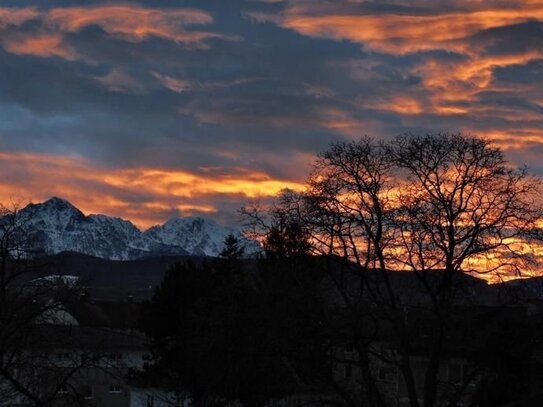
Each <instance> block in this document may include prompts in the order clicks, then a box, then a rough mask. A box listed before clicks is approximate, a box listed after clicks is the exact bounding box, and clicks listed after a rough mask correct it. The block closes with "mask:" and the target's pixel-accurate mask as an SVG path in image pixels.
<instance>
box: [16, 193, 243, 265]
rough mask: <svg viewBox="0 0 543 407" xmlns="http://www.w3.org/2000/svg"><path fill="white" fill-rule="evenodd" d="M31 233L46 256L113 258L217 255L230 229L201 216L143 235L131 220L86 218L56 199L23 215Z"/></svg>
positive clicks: (177, 220)
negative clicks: (67, 253)
mask: <svg viewBox="0 0 543 407" xmlns="http://www.w3.org/2000/svg"><path fill="white" fill-rule="evenodd" d="M20 215H21V216H24V217H25V224H26V227H27V231H28V233H29V234H32V235H34V237H35V238H36V240H37V241H38V242H40V245H41V247H42V248H43V250H44V251H45V252H46V253H49V254H55V253H59V252H62V251H74V252H78V253H83V254H87V255H91V256H96V257H102V258H107V259H112V260H132V259H137V258H142V257H150V256H156V255H185V254H193V255H205V256H217V255H218V254H219V253H220V251H221V250H222V247H223V242H224V238H225V237H226V235H228V234H230V233H234V234H236V231H235V230H234V229H232V228H229V227H225V226H221V225H219V224H218V223H216V222H215V221H214V220H211V219H208V218H201V217H186V218H174V219H170V220H169V221H167V222H166V223H165V224H163V225H157V226H153V227H152V228H150V229H148V230H146V231H145V232H141V231H140V230H139V229H138V228H137V227H136V226H135V225H134V224H132V223H131V222H130V221H127V220H124V219H121V218H114V217H109V216H106V215H88V216H86V215H85V214H83V212H81V211H80V210H79V209H78V208H76V207H75V206H74V205H72V204H71V203H70V202H68V201H67V200H65V199H62V198H58V197H53V198H51V199H49V200H47V201H45V202H42V203H38V204H29V205H28V206H27V207H25V208H23V209H22V210H21V211H20Z"/></svg>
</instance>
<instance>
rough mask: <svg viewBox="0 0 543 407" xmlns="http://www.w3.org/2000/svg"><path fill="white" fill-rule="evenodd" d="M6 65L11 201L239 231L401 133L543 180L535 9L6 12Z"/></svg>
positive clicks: (0, 54) (188, 4)
mask: <svg viewBox="0 0 543 407" xmlns="http://www.w3.org/2000/svg"><path fill="white" fill-rule="evenodd" d="M0 60H1V61H2V62H1V63H0V154H1V159H0V168H1V169H2V172H3V174H5V175H4V176H3V179H2V180H0V189H1V191H2V197H3V198H6V197H9V196H14V195H19V196H24V197H27V198H33V199H35V200H36V199H43V198H47V197H48V196H51V195H61V196H65V197H67V198H71V199H73V200H74V203H76V204H78V205H80V206H82V207H83V209H85V210H86V211H88V212H105V213H111V214H115V215H122V216H125V217H129V218H132V219H133V220H135V221H136V222H138V224H140V225H142V226H147V225H149V224H151V223H156V222H159V221H162V220H165V219H166V218H167V217H169V216H172V215H175V214H176V213H178V211H182V212H183V213H199V212H206V213H209V214H211V216H215V217H219V218H220V217H222V218H226V217H227V214H228V213H233V212H235V209H236V208H237V207H239V206H240V205H242V204H243V203H244V200H246V199H250V198H254V197H256V196H257V195H258V196H262V197H263V199H268V198H269V197H270V195H272V194H273V193H275V192H276V191H277V190H278V189H279V188H280V187H281V186H298V185H299V184H300V183H302V182H303V180H304V178H305V177H306V175H307V173H308V171H309V170H310V163H311V161H312V159H313V157H314V155H315V153H316V152H318V151H320V150H322V149H324V148H326V146H327V145H328V144H329V143H330V142H331V141H335V140H349V139H352V138H355V137H357V136H359V135H363V134H367V135H370V136H374V137H377V138H383V139H386V138H390V137H393V136H395V135H397V134H399V133H402V132H404V131H412V132H432V131H465V132H470V133H473V134H478V135H482V136H486V137H489V138H491V139H493V140H494V141H495V142H496V143H498V144H499V145H501V146H502V147H503V148H504V149H505V150H506V152H507V154H508V157H509V158H510V159H511V160H512V161H513V162H515V163H516V164H519V165H522V164H528V165H529V166H530V167H532V170H533V171H535V172H536V173H539V174H543V165H541V154H542V153H543V149H542V143H543V87H542V86H541V84H542V83H543V1H540V0H512V1H502V0H493V1H490V0H478V1H467V0H454V1H441V0H432V1H430V0H405V1H390V2H387V3H383V2H381V1H358V0H357V1H355V0H334V1H331V0H311V1H309V0H282V1H255V0H232V1H228V2H217V1H213V0H199V1H195V0H194V1H185V2H183V7H179V3H178V2H176V1H174V0H166V1H164V2H155V1H150V0H149V1H143V2H141V3H139V4H137V5H136V4H134V3H125V2H109V1H93V2H82V1H81V2H69V3H67V2H65V1H61V0H53V1H51V2H47V3H43V2H37V1H35V0H6V1H5V2H3V3H2V6H1V7H0ZM51 180H57V182H52V181H51ZM86 190H91V191H92V197H91V198H89V194H85V191H86ZM138 208H140V209H138Z"/></svg>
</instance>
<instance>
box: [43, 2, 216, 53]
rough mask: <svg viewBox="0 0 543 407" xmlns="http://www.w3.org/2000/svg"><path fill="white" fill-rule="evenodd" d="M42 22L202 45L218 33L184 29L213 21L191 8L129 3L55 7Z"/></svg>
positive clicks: (71, 29)
mask: <svg viewBox="0 0 543 407" xmlns="http://www.w3.org/2000/svg"><path fill="white" fill-rule="evenodd" d="M45 21H46V24H48V25H50V26H51V27H53V28H55V29H59V30H60V31H62V32H77V31H80V30H82V29H83V28H85V27H88V26H91V25H96V26H99V27H100V28H102V29H103V30H104V31H105V32H107V33H108V34H110V35H112V36H115V37H120V38H123V39H125V40H128V41H134V42H139V41H143V40H145V39H147V38H149V37H159V38H165V39H168V40H172V41H175V42H178V43H184V44H192V45H195V46H204V41H205V40H207V39H209V38H213V37H217V36H219V35H218V34H213V33H208V32H203V31H188V30H187V29H186V27H187V26H190V25H202V24H210V23H212V22H213V17H212V16H211V15H210V14H209V13H206V12H205V11H201V10H195V9H183V8H174V9H151V8H144V7H140V6H133V5H110V6H95V7H69V8H56V9H53V10H51V11H50V12H49V13H48V14H47V16H46V18H45Z"/></svg>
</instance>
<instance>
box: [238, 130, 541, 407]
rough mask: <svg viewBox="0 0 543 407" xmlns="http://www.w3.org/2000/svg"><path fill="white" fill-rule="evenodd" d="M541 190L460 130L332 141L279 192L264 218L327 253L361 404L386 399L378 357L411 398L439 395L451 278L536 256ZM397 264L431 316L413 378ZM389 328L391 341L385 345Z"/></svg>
mask: <svg viewBox="0 0 543 407" xmlns="http://www.w3.org/2000/svg"><path fill="white" fill-rule="evenodd" d="M538 194H539V182H538V180H537V179H534V178H532V177H530V176H528V174H527V172H526V170H525V169H517V168H514V167H512V166H510V165H509V164H508V163H507V161H506V160H505V158H504V156H503V153H502V152H501V151H500V150H499V149H498V148H496V147H494V146H492V145H491V144H490V142H488V141H487V140H485V139H481V138H477V137H470V136H466V135H462V134H434V135H425V136H416V135H412V134H406V135H404V136H400V137H398V138H396V139H395V140H394V141H392V142H390V143H387V144H383V143H378V142H375V141H374V140H372V139H369V138H363V139H361V140H359V141H356V142H352V143H338V144H334V145H332V146H331V148H330V149H329V150H328V151H326V152H324V153H321V154H320V155H319V157H318V158H317V160H316V163H315V168H314V171H313V172H312V174H311V176H310V177H309V179H308V182H307V189H306V191H305V192H303V193H300V194H297V193H294V192H292V191H287V192H285V193H283V194H282V196H281V197H280V199H279V201H278V204H277V205H276V206H275V207H274V208H273V210H272V211H271V215H272V216H271V218H272V219H290V221H291V222H294V223H295V224H297V225H298V227H299V228H301V229H302V230H303V231H304V233H305V234H306V235H307V236H309V238H308V241H309V242H310V243H311V250H312V252H313V253H314V254H316V255H320V256H324V257H326V258H328V259H331V260H334V261H329V262H327V263H326V264H328V267H329V275H330V280H331V281H333V283H334V285H335V289H336V292H337V293H338V298H339V299H340V301H341V302H342V306H343V309H344V310H346V311H347V312H348V315H349V317H348V319H349V321H350V325H351V327H350V328H351V334H352V343H353V344H354V346H355V348H356V357H355V358H354V359H353V358H351V360H350V362H348V363H351V364H353V365H354V366H356V367H357V368H358V369H359V371H360V372H361V377H360V380H359V381H358V385H359V386H358V390H357V392H358V394H360V397H361V399H362V401H363V402H364V403H365V405H371V406H384V405H386V404H387V403H388V401H389V400H388V399H387V396H386V391H385V390H383V387H382V386H381V385H380V384H379V380H378V379H379V378H378V366H383V365H384V366H393V367H395V368H397V369H398V370H399V372H400V373H401V376H402V378H403V383H404V385H405V388H406V389H407V394H408V399H409V402H410V404H411V406H413V407H418V406H419V405H423V406H425V407H430V406H435V405H436V404H437V403H438V398H439V397H440V395H439V394H438V387H439V383H438V372H439V369H440V366H442V365H443V363H444V361H445V348H446V345H447V337H448V335H449V333H450V332H451V330H452V329H453V327H452V324H451V318H452V315H453V312H454V310H453V309H454V305H455V304H457V303H458V302H457V300H458V298H457V297H458V294H459V293H458V291H457V289H456V287H457V285H456V284H455V281H456V280H457V278H458V277H459V276H462V275H464V274H470V275H473V274H477V273H481V274H485V275H486V276H487V278H493V279H499V278H501V277H502V276H503V275H504V273H507V274H509V273H515V274H517V275H518V274H519V273H522V272H523V271H524V270H526V269H527V268H528V267H529V266H530V265H533V264H534V260H535V257H534V253H535V251H534V249H535V241H534V239H533V237H534V236H533V235H534V231H536V230H537V225H538V222H539V221H540V220H541V215H542V212H541V208H540V207H539V205H538V202H539V195H538ZM257 212H258V211H254V210H253V211H251V210H247V211H246V214H248V215H250V217H251V218H252V219H258V222H254V223H253V225H257V224H258V223H259V222H261V218H259V217H258V216H257ZM260 225H262V223H260ZM336 260H339V261H336ZM400 271H411V274H410V276H412V277H413V279H414V280H416V283H417V290H418V294H417V295H420V296H422V297H423V298H424V301H425V308H426V309H427V310H428V313H429V317H428V318H429V322H430V325H429V329H428V333H427V334H428V340H427V342H428V348H427V354H426V361H425V364H424V373H423V379H422V380H421V378H420V372H419V370H420V369H419V367H415V366H414V359H413V357H412V349H413V347H414V346H416V345H417V344H416V343H415V342H416V341H417V340H419V338H418V337H417V336H416V335H413V326H412V322H411V321H412V317H411V315H410V314H409V306H410V304H411V302H412V300H413V299H412V298H409V296H406V294H405V287H401V285H399V284H398V283H397V281H396V280H397V277H398V273H397V272H400ZM387 330H390V331H391V334H390V337H389V339H388V342H392V345H393V346H392V347H391V348H390V349H388V350H387V351H383V350H382V345H383V343H382V342H383V341H382V339H383V335H384V334H383V332H384V331H387ZM337 361H338V362H341V363H347V362H346V361H345V360H344V358H341V357H338V358H337ZM472 376H473V377H472V379H473V380H474V379H475V376H474V375H472ZM421 381H422V383H421ZM342 385H345V383H341V382H338V386H342ZM351 385H352V383H349V384H348V387H349V386H350V387H352V386H351ZM344 387H345V386H344ZM455 397H457V398H458V395H456V396H455ZM441 401H443V400H441Z"/></svg>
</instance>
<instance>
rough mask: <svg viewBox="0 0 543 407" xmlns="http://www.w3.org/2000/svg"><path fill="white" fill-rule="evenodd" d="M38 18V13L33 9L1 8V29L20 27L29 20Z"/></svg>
mask: <svg viewBox="0 0 543 407" xmlns="http://www.w3.org/2000/svg"><path fill="white" fill-rule="evenodd" d="M38 16H39V13H38V11H37V10H36V9H35V8H33V7H26V8H6V7H0V29H4V28H7V27H9V26H20V25H22V24H24V23H26V22H27V21H29V20H33V19H35V18H37V17H38Z"/></svg>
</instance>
